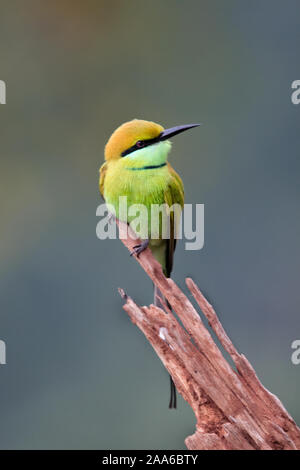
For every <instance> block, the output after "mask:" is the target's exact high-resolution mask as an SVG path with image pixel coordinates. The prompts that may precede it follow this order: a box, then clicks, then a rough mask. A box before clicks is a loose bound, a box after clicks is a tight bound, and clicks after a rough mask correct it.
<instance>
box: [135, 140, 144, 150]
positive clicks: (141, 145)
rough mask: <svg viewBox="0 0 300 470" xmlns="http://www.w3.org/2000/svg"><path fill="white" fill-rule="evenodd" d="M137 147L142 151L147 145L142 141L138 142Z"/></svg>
mask: <svg viewBox="0 0 300 470" xmlns="http://www.w3.org/2000/svg"><path fill="white" fill-rule="evenodd" d="M135 145H136V147H137V148H138V149H141V148H142V147H144V145H145V144H144V142H143V141H142V140H138V141H137V143H136V144H135Z"/></svg>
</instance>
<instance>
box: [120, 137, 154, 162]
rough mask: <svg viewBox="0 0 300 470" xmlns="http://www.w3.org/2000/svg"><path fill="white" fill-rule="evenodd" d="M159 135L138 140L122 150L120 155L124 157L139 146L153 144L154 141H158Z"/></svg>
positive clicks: (139, 147)
mask: <svg viewBox="0 0 300 470" xmlns="http://www.w3.org/2000/svg"><path fill="white" fill-rule="evenodd" d="M159 137H160V136H158V137H154V139H147V140H138V141H137V142H136V143H135V144H134V145H132V147H129V149H127V150H124V152H122V154H121V155H122V157H126V155H129V154H130V153H132V152H134V151H135V150H139V149H141V148H145V147H148V145H152V144H155V143H156V142H158V141H159Z"/></svg>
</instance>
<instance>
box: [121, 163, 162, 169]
mask: <svg viewBox="0 0 300 470" xmlns="http://www.w3.org/2000/svg"><path fill="white" fill-rule="evenodd" d="M163 166H166V163H161V164H160V165H148V166H141V167H139V168H126V170H134V171H135V170H154V169H155V168H162V167H163Z"/></svg>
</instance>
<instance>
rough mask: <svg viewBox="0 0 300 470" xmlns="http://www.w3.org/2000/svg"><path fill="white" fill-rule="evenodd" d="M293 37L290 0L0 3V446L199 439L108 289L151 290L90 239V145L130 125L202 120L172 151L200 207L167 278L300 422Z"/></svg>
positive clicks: (297, 13)
mask: <svg viewBox="0 0 300 470" xmlns="http://www.w3.org/2000/svg"><path fill="white" fill-rule="evenodd" d="M299 43H300V3H299V1H297V0H294V1H293V0H287V1H285V2H283V1H279V0H278V1H277V0H263V1H261V0H254V1H251V2H249V1H248V0H227V1H226V2H225V1H223V0H218V1H217V0H201V1H199V0H187V1H185V2H183V1H179V0H163V1H162V0H160V1H158V0H154V1H152V2H146V1H145V0H144V1H142V0H128V1H126V2H125V1H124V0H123V1H121V0H118V1H117V0H110V1H108V0H106V1H96V0H86V1H85V2H83V1H79V0H72V1H71V0H63V1H62V0H53V1H51V2H50V1H45V0H44V1H35V0H27V1H26V2H24V1H21V0H9V1H8V0H1V16H0V57H1V62H0V64H1V67H0V79H2V80H4V81H5V82H6V85H7V104H6V105H1V106H0V120H1V121H0V125H1V187H0V191H1V259H0V269H1V284H0V290H1V316H0V338H1V339H3V340H5V342H6V345H7V365H6V366H1V367H0V383H1V385H0V416H1V419H0V447H1V448H3V449H15V448H20V449H41V448H56V449H61V448H71V449H73V448H79V449H88V448H99V449H117V448H119V449H134V448H143V449H151V448H152V449H154V448H156V449H159V448H162V449H167V448H168V449H181V448H184V438H185V437H186V436H187V435H189V434H191V433H193V431H194V426H195V420H194V416H193V413H192V411H191V410H190V409H189V407H188V405H187V404H186V403H185V402H184V401H183V400H182V399H180V400H179V409H178V410H177V411H175V412H173V411H169V410H168V408H167V403H168V394H169V382H168V375H167V373H166V371H165V370H164V368H163V366H162V365H161V363H160V361H159V359H158V358H157V357H156V355H155V353H154V352H153V350H152V349H151V347H150V346H149V344H148V343H147V341H146V340H145V339H144V337H143V335H142V334H141V333H140V332H139V330H138V329H137V328H136V327H135V326H133V325H132V324H131V322H130V320H129V318H128V317H127V315H126V314H125V312H124V311H123V310H122V301H121V299H120V297H119V295H118V293H117V288H118V287H119V286H120V287H123V288H124V289H125V290H126V292H127V293H129V294H130V295H131V296H132V297H133V298H134V299H135V300H136V301H137V302H139V303H141V304H148V303H150V302H151V300H152V285H151V282H150V281H149V279H148V278H147V277H146V275H145V274H144V272H143V271H142V270H141V268H140V267H139V266H138V264H137V263H136V262H135V261H134V260H133V259H131V258H129V255H128V252H127V250H126V249H125V248H124V246H123V245H122V243H121V242H120V241H118V240H111V241H108V240H106V241H100V240H98V239H97V238H96V234H95V228H96V224H97V222H98V220H97V218H96V215H95V213H96V207H97V206H98V204H99V203H100V202H101V199H100V196H99V193H98V169H99V167H100V165H101V164H102V161H103V147H104V144H105V142H106V141H107V139H108V137H109V136H110V134H111V132H112V131H113V130H114V129H115V128H116V127H117V126H118V125H119V124H121V123H122V122H124V121H127V120H129V119H132V118H135V117H136V118H142V119H149V120H154V121H157V122H159V123H161V124H162V125H164V126H165V127H171V126H174V125H178V124H185V123H190V122H203V123H204V126H202V127H201V128H200V129H199V130H196V131H193V132H190V133H186V134H182V136H179V137H177V138H176V139H174V142H173V151H172V153H171V157H170V160H171V163H172V165H173V166H174V167H175V168H176V170H177V171H178V172H179V173H180V175H181V176H182V178H183V181H184V183H185V188H186V202H190V203H204V204H205V246H204V248H203V250H201V251H197V252H195V251H185V250H184V244H183V242H180V243H179V244H178V248H177V252H176V257H175V270H174V278H175V280H176V281H177V282H179V284H180V285H181V286H183V287H184V278H185V277H186V276H187V275H189V276H192V277H193V279H194V280H195V281H196V282H197V283H198V285H199V286H200V287H201V289H202V290H203V291H204V293H205V294H206V295H207V296H208V298H209V299H210V301H211V302H212V303H213V305H214V306H215V308H216V310H217V312H218V313H219V316H220V318H221V320H222V322H223V324H224V326H225V328H226V330H227V332H228V333H229V335H230V336H231V338H232V339H233V341H234V342H235V344H236V345H237V347H238V348H239V350H240V351H241V352H243V353H244V354H246V355H247V357H248V358H249V360H250V361H251V362H252V364H253V366H254V367H255V369H256V370H257V372H258V374H259V377H260V378H261V380H262V382H263V384H264V385H265V386H267V387H268V388H270V390H271V391H272V392H274V393H275V394H276V395H278V396H279V398H280V399H281V400H282V401H283V403H284V404H285V406H286V407H287V409H288V411H289V412H290V413H291V414H292V415H293V417H294V418H295V419H296V421H298V423H299V422H300V404H299V388H300V366H295V365H292V363H291V359H290V357H291V353H292V350H291V343H292V341H293V340H295V339H299V337H300V328H299V304H300V289H299V275H300V269H299V261H300V256H299V255H300V250H299V240H300V221H299V208H300V204H299V195H300V187H299V177H300V158H299V150H300V133H299V118H300V106H299V107H297V106H295V105H292V103H291V99H290V96H291V89H290V87H291V83H292V81H293V80H296V79H300V77H299Z"/></svg>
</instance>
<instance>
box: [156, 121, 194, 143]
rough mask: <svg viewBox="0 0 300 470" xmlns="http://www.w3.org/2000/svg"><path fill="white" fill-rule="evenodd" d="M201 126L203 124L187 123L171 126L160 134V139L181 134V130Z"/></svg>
mask: <svg viewBox="0 0 300 470" xmlns="http://www.w3.org/2000/svg"><path fill="white" fill-rule="evenodd" d="M198 126H201V124H186V125H184V126H176V127H170V129H165V130H164V131H163V132H162V133H161V134H160V135H159V136H158V141H162V140H167V139H170V138H171V137H174V135H177V134H180V133H181V132H184V131H187V130H189V129H192V128H193V127H198Z"/></svg>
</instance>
